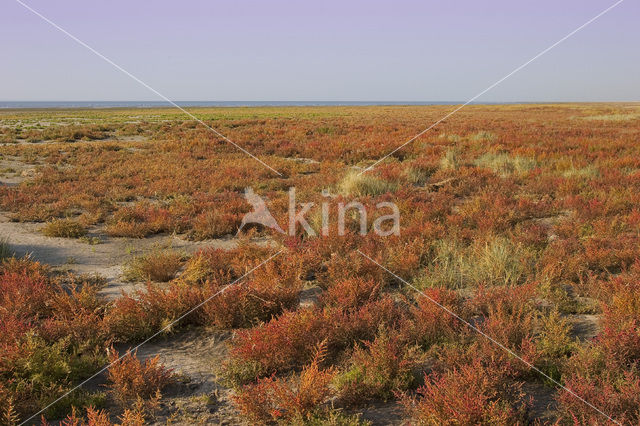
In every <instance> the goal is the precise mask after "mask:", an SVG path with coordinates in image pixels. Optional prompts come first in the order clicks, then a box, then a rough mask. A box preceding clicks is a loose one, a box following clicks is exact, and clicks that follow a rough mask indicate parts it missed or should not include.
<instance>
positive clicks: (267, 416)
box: [233, 343, 335, 424]
mask: <svg viewBox="0 0 640 426" xmlns="http://www.w3.org/2000/svg"><path fill="white" fill-rule="evenodd" d="M323 347H324V344H322V343H321V344H320V346H319V347H318V348H319V350H318V348H317V349H316V355H315V356H314V358H313V360H312V361H311V363H310V364H309V365H307V366H305V367H304V368H303V370H302V372H301V373H300V375H299V376H294V377H291V378H276V377H275V376H271V377H266V378H262V379H259V380H258V381H257V382H256V383H254V384H250V385H245V386H243V387H242V388H240V389H239V390H238V391H237V394H236V395H235V396H234V398H233V399H234V402H235V404H236V405H237V406H238V409H239V410H240V412H241V413H242V415H243V416H244V417H246V418H247V420H249V421H251V422H253V423H257V424H271V423H273V422H285V423H306V421H308V420H311V419H312V418H315V419H317V418H318V417H323V413H322V411H326V407H323V404H324V403H325V402H327V401H328V399H329V398H330V397H331V395H332V394H333V391H332V389H331V387H330V384H331V382H332V380H333V378H334V376H335V371H334V370H333V369H332V368H328V369H322V368H321V367H320V364H321V362H322V358H323V350H324V349H323Z"/></svg>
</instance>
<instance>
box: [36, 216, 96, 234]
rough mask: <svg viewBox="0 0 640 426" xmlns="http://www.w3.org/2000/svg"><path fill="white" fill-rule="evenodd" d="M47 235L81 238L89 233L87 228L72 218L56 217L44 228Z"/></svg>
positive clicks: (43, 231)
mask: <svg viewBox="0 0 640 426" xmlns="http://www.w3.org/2000/svg"><path fill="white" fill-rule="evenodd" d="M42 233H43V234H44V235H46V236H47V237H61V238H80V237H83V236H85V235H86V234H87V230H86V229H85V228H84V226H82V225H81V224H80V223H78V222H76V221H74V220H71V219H54V220H52V221H51V222H47V223H46V224H45V225H44V227H43V228H42Z"/></svg>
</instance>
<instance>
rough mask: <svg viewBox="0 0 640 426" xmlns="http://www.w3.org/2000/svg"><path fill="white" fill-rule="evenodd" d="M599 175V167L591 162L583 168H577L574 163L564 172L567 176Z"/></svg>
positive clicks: (587, 176)
mask: <svg viewBox="0 0 640 426" xmlns="http://www.w3.org/2000/svg"><path fill="white" fill-rule="evenodd" d="M599 175H600V171H599V170H598V168H597V167H595V166H593V165H591V164H590V165H588V166H585V167H581V168H576V167H574V166H573V164H572V165H571V167H570V168H568V169H566V170H564V171H563V172H562V176H563V177H565V178H582V179H584V178H596V177H598V176H599Z"/></svg>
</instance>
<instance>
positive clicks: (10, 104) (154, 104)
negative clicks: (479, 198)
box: [0, 101, 462, 109]
mask: <svg viewBox="0 0 640 426" xmlns="http://www.w3.org/2000/svg"><path fill="white" fill-rule="evenodd" d="M461 103H462V102H431V101H430V102H350V101H337V102H334V101H179V102H178V101H176V104H177V105H179V106H181V107H255V106H367V105H457V104H461ZM171 106H172V105H171V104H170V103H169V102H164V101H140V102H138V101H115V102H114V101H77V102H76V101H64V102H58V101H39V102H24V101H0V108H4V109H8V108H162V107H171Z"/></svg>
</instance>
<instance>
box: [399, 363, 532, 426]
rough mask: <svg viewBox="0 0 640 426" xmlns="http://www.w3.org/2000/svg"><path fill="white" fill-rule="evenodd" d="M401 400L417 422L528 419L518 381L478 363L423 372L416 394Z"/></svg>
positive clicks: (484, 422)
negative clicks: (436, 371) (421, 384)
mask: <svg viewBox="0 0 640 426" xmlns="http://www.w3.org/2000/svg"><path fill="white" fill-rule="evenodd" d="M401 402H402V404H403V405H404V407H405V409H406V410H407V412H408V414H409V416H410V417H411V420H412V422H414V424H418V425H432V424H438V425H461V424H462V425H472V424H501V425H506V424H519V423H527V409H528V406H527V401H526V399H525V395H524V393H523V392H522V390H521V386H520V384H518V383H510V382H509V381H507V380H504V379H503V378H502V377H501V376H500V372H498V371H492V370H488V369H486V368H484V367H483V366H482V365H480V364H478V363H476V364H472V365H467V366H463V367H460V368H458V369H453V370H451V371H448V372H445V373H434V374H432V375H431V376H425V384H424V385H423V386H421V387H420V388H418V390H417V395H415V396H408V395H405V396H404V397H403V398H402V399H401Z"/></svg>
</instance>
